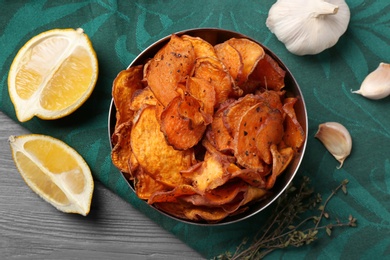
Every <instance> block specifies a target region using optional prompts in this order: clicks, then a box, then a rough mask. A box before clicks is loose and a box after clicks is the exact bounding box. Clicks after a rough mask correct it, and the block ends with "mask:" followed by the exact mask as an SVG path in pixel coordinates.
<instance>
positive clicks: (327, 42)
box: [266, 0, 350, 56]
mask: <svg viewBox="0 0 390 260" xmlns="http://www.w3.org/2000/svg"><path fill="white" fill-rule="evenodd" d="M349 20H350V11H349V7H348V5H347V4H346V3H345V1H344V0H326V1H325V0H309V1H308V0H278V1H277V2H276V3H275V4H274V5H273V6H272V7H271V8H270V10H269V13H268V18H267V21H266V25H267V27H268V28H269V29H270V31H271V32H272V33H274V34H275V35H276V37H277V38H278V39H279V41H281V42H283V43H284V44H285V45H286V48H287V49H288V50H289V51H290V52H291V53H293V54H296V55H300V56H302V55H314V54H318V53H320V52H322V51H324V50H325V49H328V48H330V47H332V46H333V45H335V44H336V43H337V41H338V40H339V38H340V36H341V35H343V34H344V33H345V31H346V30H347V27H348V24H349Z"/></svg>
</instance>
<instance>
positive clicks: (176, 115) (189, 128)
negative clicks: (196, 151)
mask: <svg viewBox="0 0 390 260" xmlns="http://www.w3.org/2000/svg"><path fill="white" fill-rule="evenodd" d="M187 105H188V104H187V103H185V102H184V101H183V99H182V98H181V97H180V96H178V97H176V98H174V99H173V100H172V101H171V103H169V104H168V106H167V107H166V108H165V109H164V111H162V113H161V116H160V124H161V131H162V132H163V133H164V136H165V139H166V141H167V143H168V144H169V145H171V146H172V147H174V148H175V149H177V150H187V149H189V148H191V147H193V146H195V145H196V144H197V143H198V142H199V141H200V139H202V136H203V133H204V132H205V130H206V125H205V124H204V123H203V122H204V121H203V116H202V115H201V114H200V113H199V110H198V108H199V107H198V108H195V109H196V110H195V111H194V109H193V108H194V107H192V109H191V106H187ZM198 105H199V103H198Z"/></svg>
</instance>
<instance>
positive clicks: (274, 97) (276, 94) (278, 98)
mask: <svg viewBox="0 0 390 260" xmlns="http://www.w3.org/2000/svg"><path fill="white" fill-rule="evenodd" d="M258 95H259V96H260V97H262V98H263V99H264V100H265V101H266V102H267V104H268V106H270V107H272V108H276V109H278V110H279V111H280V112H282V113H284V111H283V103H282V97H284V95H285V91H273V90H267V91H264V92H262V93H260V94H258Z"/></svg>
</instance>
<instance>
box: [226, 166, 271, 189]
mask: <svg viewBox="0 0 390 260" xmlns="http://www.w3.org/2000/svg"><path fill="white" fill-rule="evenodd" d="M234 167H236V169H234V170H232V168H234ZM228 171H229V172H231V178H232V179H233V178H239V179H241V180H243V181H245V182H246V183H248V184H249V185H251V186H253V187H257V188H265V176H267V175H268V174H269V173H270V172H271V167H270V166H268V165H264V169H263V171H262V172H259V171H257V170H254V169H241V168H239V167H237V166H236V165H235V164H231V165H230V166H229V168H228Z"/></svg>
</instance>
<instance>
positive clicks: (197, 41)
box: [181, 35, 217, 58]
mask: <svg viewBox="0 0 390 260" xmlns="http://www.w3.org/2000/svg"><path fill="white" fill-rule="evenodd" d="M181 38H182V39H183V40H185V41H189V42H191V43H192V46H193V47H194V51H195V57H196V58H202V57H213V58H217V54H216V53H215V50H214V46H213V45H211V44H210V43H208V42H207V41H205V40H203V39H202V38H200V37H193V36H189V35H182V36H181Z"/></svg>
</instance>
